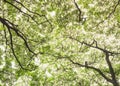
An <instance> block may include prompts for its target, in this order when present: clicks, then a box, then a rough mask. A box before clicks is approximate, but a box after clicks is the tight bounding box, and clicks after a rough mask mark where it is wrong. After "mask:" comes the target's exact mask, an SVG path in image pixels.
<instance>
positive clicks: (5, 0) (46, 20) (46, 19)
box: [4, 0, 53, 30]
mask: <svg viewBox="0 0 120 86" xmlns="http://www.w3.org/2000/svg"><path fill="white" fill-rule="evenodd" d="M4 2H6V3H8V4H10V5H11V6H13V7H14V8H16V9H17V10H18V11H20V12H21V13H23V14H25V15H26V16H28V17H30V18H31V19H32V20H33V21H34V22H35V23H36V24H37V25H39V24H42V23H45V22H48V23H49V25H50V26H51V28H52V30H53V26H52V23H51V22H50V21H49V20H48V18H47V17H46V16H45V15H40V14H39V13H36V12H32V11H31V10H29V9H28V8H27V7H25V6H24V5H23V4H22V3H21V2H19V1H17V0H15V2H17V3H18V4H20V5H21V6H22V7H23V8H25V9H26V10H27V11H28V12H30V13H32V14H34V15H37V16H39V17H44V18H45V21H44V22H41V23H38V22H37V21H36V20H35V19H34V17H33V16H31V15H30V14H28V13H25V12H23V11H22V10H21V9H20V8H19V7H17V6H16V5H14V4H12V3H10V2H9V1H7V0H4Z"/></svg>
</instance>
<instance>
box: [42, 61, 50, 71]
mask: <svg viewBox="0 0 120 86" xmlns="http://www.w3.org/2000/svg"><path fill="white" fill-rule="evenodd" d="M48 65H49V64H48V63H46V64H41V68H42V69H43V70H45V69H46V68H47V67H48Z"/></svg>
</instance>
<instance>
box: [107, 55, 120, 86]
mask: <svg viewBox="0 0 120 86" xmlns="http://www.w3.org/2000/svg"><path fill="white" fill-rule="evenodd" d="M105 55H106V57H105V60H106V62H107V65H108V67H109V71H110V74H111V77H112V83H113V84H114V86H119V84H118V82H117V80H116V76H115V72H114V69H113V67H112V63H111V62H110V59H109V54H108V53H105Z"/></svg>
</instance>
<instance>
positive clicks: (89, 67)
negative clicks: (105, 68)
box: [69, 59, 112, 83]
mask: <svg viewBox="0 0 120 86" xmlns="http://www.w3.org/2000/svg"><path fill="white" fill-rule="evenodd" d="M69 61H70V62H72V64H75V65H78V66H79V67H85V68H88V69H93V70H95V71H96V72H98V73H99V74H100V75H101V76H102V77H103V78H104V79H105V80H107V81H108V82H110V83H112V80H111V79H110V78H108V77H107V76H106V75H105V74H104V73H103V72H102V71H101V70H100V69H98V68H95V67H92V66H89V65H83V64H80V63H78V62H74V61H73V60H71V59H69Z"/></svg>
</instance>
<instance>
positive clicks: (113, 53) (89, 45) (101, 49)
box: [69, 37, 120, 55]
mask: <svg viewBox="0 0 120 86" xmlns="http://www.w3.org/2000/svg"><path fill="white" fill-rule="evenodd" d="M69 38H70V39H72V40H75V41H77V42H78V43H80V44H84V45H86V46H88V47H92V48H96V49H98V50H100V51H102V52H106V53H109V54H110V55H115V54H120V53H116V52H111V51H108V50H106V49H103V48H100V47H98V45H97V41H95V40H94V42H93V43H95V44H96V46H93V43H92V45H91V44H88V43H86V42H84V41H83V42H81V41H79V40H78V39H75V38H73V37H69Z"/></svg>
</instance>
